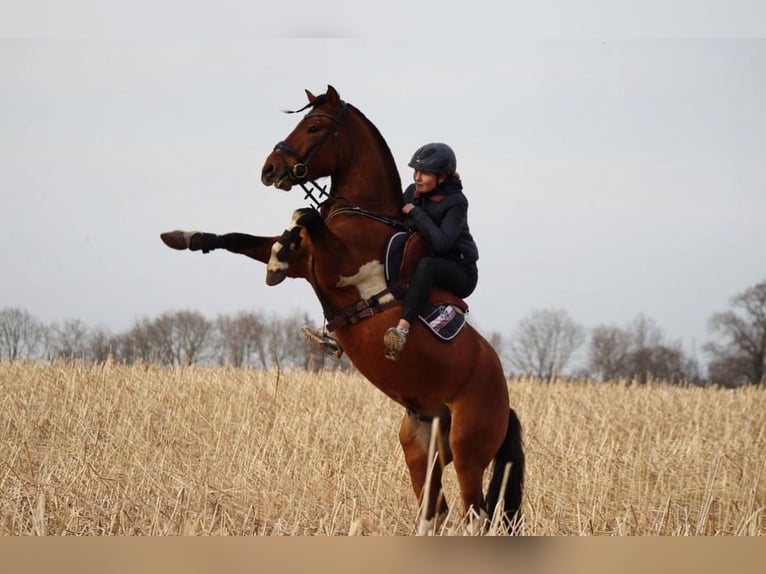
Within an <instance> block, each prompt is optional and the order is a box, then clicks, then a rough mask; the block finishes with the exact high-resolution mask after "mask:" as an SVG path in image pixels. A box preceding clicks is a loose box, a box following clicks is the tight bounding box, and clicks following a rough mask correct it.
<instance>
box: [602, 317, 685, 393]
mask: <svg viewBox="0 0 766 574" xmlns="http://www.w3.org/2000/svg"><path fill="white" fill-rule="evenodd" d="M588 369H589V372H590V374H591V376H594V377H597V378H599V379H601V380H604V381H605V380H613V379H619V378H626V379H630V380H632V381H636V382H639V383H646V382H647V381H648V380H649V379H651V378H655V379H661V380H665V381H669V382H676V381H691V380H697V379H698V369H697V365H696V362H695V361H694V360H693V359H689V358H687V357H686V356H685V355H684V353H683V351H682V349H681V344H680V343H679V342H672V343H668V342H665V340H664V334H663V332H662V329H660V328H659V327H658V326H657V324H656V323H655V322H654V320H652V319H650V318H649V317H646V316H645V315H643V314H641V315H638V316H637V317H636V318H635V319H634V320H633V322H632V323H631V324H630V325H628V326H627V327H626V328H624V329H622V328H620V327H615V326H605V325H601V326H598V327H595V328H594V329H593V331H592V333H591V341H590V348H589V360H588Z"/></svg>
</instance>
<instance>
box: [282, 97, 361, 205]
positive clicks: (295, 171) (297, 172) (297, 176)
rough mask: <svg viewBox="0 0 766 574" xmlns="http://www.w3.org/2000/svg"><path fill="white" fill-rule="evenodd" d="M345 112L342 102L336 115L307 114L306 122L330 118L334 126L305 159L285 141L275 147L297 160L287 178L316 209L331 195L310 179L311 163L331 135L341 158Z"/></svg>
mask: <svg viewBox="0 0 766 574" xmlns="http://www.w3.org/2000/svg"><path fill="white" fill-rule="evenodd" d="M315 105H316V101H314V102H310V103H308V104H306V105H305V106H303V107H302V108H301V109H299V110H288V111H287V112H285V113H288V114H295V113H298V112H302V111H303V110H305V109H306V108H308V107H313V106H315ZM345 112H346V102H343V101H341V102H340V111H339V112H338V113H337V114H336V115H332V114H328V113H326V112H318V111H312V112H309V113H308V114H306V116H305V117H304V118H303V119H304V120H307V119H308V118H312V117H321V118H329V119H330V121H331V122H332V124H331V125H330V129H329V130H327V132H325V134H324V135H323V136H322V137H321V138H319V141H317V142H316V143H315V144H314V145H313V146H312V147H311V149H309V151H308V153H307V154H306V156H305V157H304V156H303V155H301V153H300V152H298V150H296V149H295V148H293V147H292V146H290V145H289V144H288V143H287V142H286V141H284V140H282V141H280V142H278V143H277V145H275V146H274V151H275V152H286V153H288V154H290V155H291V156H292V157H293V158H295V160H296V163H295V165H293V166H292V168H290V170H289V171H288V172H287V176H288V177H289V178H290V181H291V182H292V183H293V184H298V185H300V186H301V187H302V188H303V191H304V192H305V193H306V195H305V196H304V198H303V199H310V200H311V201H312V202H314V206H315V207H319V205H320V204H321V203H322V198H324V197H329V196H330V194H329V193H327V187H326V186H325V187H322V186H321V185H319V184H318V183H317V182H316V180H313V179H308V174H309V162H310V161H311V159H312V158H313V157H314V155H315V154H316V153H317V151H319V148H321V147H322V145H323V144H324V143H325V142H326V141H327V140H328V139H329V137H330V136H331V135H332V137H333V141H334V142H335V155H336V156H339V154H340V148H339V146H338V125H339V124H340V122H341V120H342V119H343V116H344V114H345ZM310 186H313V187H310ZM315 193H317V194H318V196H319V198H316V197H314V194H315Z"/></svg>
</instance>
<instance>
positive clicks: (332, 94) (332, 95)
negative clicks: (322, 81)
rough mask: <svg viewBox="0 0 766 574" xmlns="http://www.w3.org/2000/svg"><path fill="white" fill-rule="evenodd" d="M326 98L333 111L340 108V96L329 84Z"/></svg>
mask: <svg viewBox="0 0 766 574" xmlns="http://www.w3.org/2000/svg"><path fill="white" fill-rule="evenodd" d="M325 97H326V98H327V105H328V106H329V108H330V109H331V110H336V109H338V107H339V106H340V96H339V95H338V92H337V91H336V90H335V88H333V87H332V86H330V85H329V84H328V86H327V93H326V94H325Z"/></svg>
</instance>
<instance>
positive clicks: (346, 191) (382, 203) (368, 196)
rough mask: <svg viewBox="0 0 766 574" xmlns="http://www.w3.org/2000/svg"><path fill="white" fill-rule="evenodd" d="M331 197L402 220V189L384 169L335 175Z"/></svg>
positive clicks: (351, 171)
mask: <svg viewBox="0 0 766 574" xmlns="http://www.w3.org/2000/svg"><path fill="white" fill-rule="evenodd" d="M330 194H331V195H332V196H333V197H334V198H336V199H337V200H339V202H340V203H341V204H343V205H351V206H353V207H358V208H360V209H364V210H367V211H373V212H375V213H381V214H384V215H388V216H389V217H393V218H395V219H399V218H401V211H402V190H401V189H400V188H399V185H398V183H397V182H395V181H394V180H392V178H391V177H390V176H389V175H388V174H387V173H385V171H383V170H377V171H376V170H369V171H368V170H362V169H355V170H350V171H348V172H347V173H342V174H338V175H336V176H335V177H334V178H333V180H332V189H331V191H330Z"/></svg>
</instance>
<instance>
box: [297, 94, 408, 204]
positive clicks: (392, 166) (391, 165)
mask: <svg viewBox="0 0 766 574" xmlns="http://www.w3.org/2000/svg"><path fill="white" fill-rule="evenodd" d="M326 99H327V94H320V95H318V96H317V97H316V98H314V100H313V101H312V102H309V103H308V104H306V105H305V106H303V107H302V108H301V109H299V110H294V111H287V113H291V114H294V113H297V112H302V111H303V110H305V109H307V108H312V109H315V108H317V107H319V106H321V105H322V104H323V103H324V102H325V100H326ZM343 103H344V104H345V105H346V107H348V108H351V109H352V110H354V111H355V112H356V113H357V114H359V117H361V118H362V119H363V120H364V121H365V123H366V124H367V125H368V126H369V127H370V129H371V130H372V133H373V134H375V138H376V139H377V140H378V145H380V147H381V148H383V150H384V153H385V155H386V161H387V162H388V169H389V170H390V171H391V173H392V174H393V175H394V179H395V180H396V186H397V188H398V189H399V190H401V189H402V178H401V177H400V176H399V170H398V169H397V167H396V161H395V160H394V154H392V153H391V148H390V147H388V142H387V141H386V140H385V138H384V137H383V134H381V133H380V130H379V129H378V128H377V126H376V125H375V124H374V123H372V122H371V121H370V120H369V118H368V117H367V116H365V115H364V114H363V113H362V112H361V110H359V108H357V107H356V106H354V105H352V104H349V103H348V102H343Z"/></svg>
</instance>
